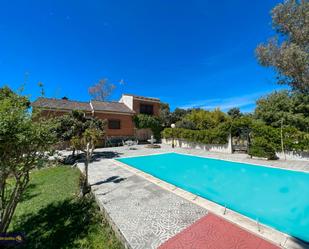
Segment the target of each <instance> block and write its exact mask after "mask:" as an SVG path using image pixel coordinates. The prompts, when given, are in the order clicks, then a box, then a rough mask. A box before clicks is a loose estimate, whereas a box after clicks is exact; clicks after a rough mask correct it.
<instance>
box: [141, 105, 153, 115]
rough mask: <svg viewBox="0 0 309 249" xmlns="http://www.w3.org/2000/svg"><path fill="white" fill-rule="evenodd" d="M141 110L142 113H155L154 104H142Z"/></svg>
mask: <svg viewBox="0 0 309 249" xmlns="http://www.w3.org/2000/svg"><path fill="white" fill-rule="evenodd" d="M139 112H140V113H141V114H147V115H153V105H147V104H141V105H140V109H139Z"/></svg>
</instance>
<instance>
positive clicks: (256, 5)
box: [0, 0, 280, 111]
mask: <svg viewBox="0 0 309 249" xmlns="http://www.w3.org/2000/svg"><path fill="white" fill-rule="evenodd" d="M279 2H280V1H275V0H268V1H260V0H252V1H245V0H233V1H230V0H222V1H210V0H192V1H184V0H147V1H145V0H141V1H140V0H138V1H137V0H130V1H127V0H123V1H122V0H120V1H118V0H113V1H112V0H110V1H105V0H90V1H80V0H74V1H70V0H66V1H60V0H54V1H47V0H44V1H41V0H37V1H34V0H28V1H14V0H2V1H1V9H0V37H1V39H0V86H3V85H9V86H10V87H12V88H14V89H17V88H18V87H19V86H21V85H22V84H23V83H24V82H26V84H25V93H26V94H30V95H31V99H32V100H33V99H35V98H36V97H37V96H38V95H39V94H40V90H39V88H38V87H37V83H38V82H43V83H44V86H45V92H46V96H47V97H58V98H60V97H63V96H67V97H68V98H70V99H76V100H89V99H90V97H89V95H88V92H87V89H88V87H89V86H91V85H92V84H94V83H95V82H97V81H98V80H99V79H102V78H108V79H109V80H110V81H111V82H113V83H115V84H116V85H117V89H116V90H115V92H114V93H113V95H112V96H111V99H112V100H118V98H119V97H120V95H121V94H122V93H133V94H137V95H143V96H152V97H159V98H161V99H162V101H165V102H168V103H169V104H170V106H171V107H172V108H175V107H177V106H178V107H186V108H188V107H203V108H210V109H211V108H215V107H221V109H222V110H227V109H229V108H231V107H233V106H239V107H240V108H241V109H242V110H243V111H250V110H252V108H253V107H254V103H255V100H256V99H257V98H258V97H259V96H261V95H264V94H266V93H268V92H270V91H273V90H274V89H279V88H280V86H278V85H276V83H275V77H274V73H273V72H272V71H271V70H270V69H267V68H263V67H261V66H259V65H258V63H257V61H256V58H255V56H254V49H255V47H256V46H257V44H258V43H260V42H264V41H266V40H267V39H268V38H269V37H270V36H271V35H273V31H272V28H271V17H270V10H271V9H272V8H273V7H274V6H275V5H276V4H277V3H279ZM122 81H123V82H125V83H124V84H120V82H122Z"/></svg>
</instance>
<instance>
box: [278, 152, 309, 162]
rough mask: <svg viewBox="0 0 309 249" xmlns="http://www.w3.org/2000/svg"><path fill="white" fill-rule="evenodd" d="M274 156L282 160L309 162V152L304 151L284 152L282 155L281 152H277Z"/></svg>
mask: <svg viewBox="0 0 309 249" xmlns="http://www.w3.org/2000/svg"><path fill="white" fill-rule="evenodd" d="M276 155H277V157H279V158H280V159H282V160H285V159H286V160H300V161H309V152H305V151H300V152H298V151H286V152H285V153H284V154H283V153H282V152H277V153H276Z"/></svg>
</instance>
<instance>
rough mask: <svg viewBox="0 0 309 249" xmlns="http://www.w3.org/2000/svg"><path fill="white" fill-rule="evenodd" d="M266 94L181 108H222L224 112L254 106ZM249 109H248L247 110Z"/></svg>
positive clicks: (209, 101) (194, 104)
mask: <svg viewBox="0 0 309 249" xmlns="http://www.w3.org/2000/svg"><path fill="white" fill-rule="evenodd" d="M265 94H266V93H265V92H258V93H254V94H247V95H243V96H235V97H229V98H216V99H207V100H199V101H194V102H190V103H188V104H185V105H183V106H182V107H181V108H184V109H190V108H202V109H215V108H220V109H221V110H222V111H227V110H229V109H231V108H233V107H239V108H245V109H248V107H250V106H253V105H254V104H255V102H256V100H257V99H258V98H259V97H261V96H262V95H265ZM246 107H247V108H246Z"/></svg>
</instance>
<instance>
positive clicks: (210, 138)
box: [162, 125, 229, 144]
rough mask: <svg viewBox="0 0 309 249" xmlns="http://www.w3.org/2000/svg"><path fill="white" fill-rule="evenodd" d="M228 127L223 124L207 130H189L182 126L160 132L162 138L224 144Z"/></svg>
mask: <svg viewBox="0 0 309 249" xmlns="http://www.w3.org/2000/svg"><path fill="white" fill-rule="evenodd" d="M228 134H229V129H227V127H225V126H224V125H220V126H218V127H217V128H213V129H208V130H189V129H183V128H174V129H172V128H166V129H164V130H163V132H162V136H163V137H164V138H167V139H168V138H172V137H174V138H179V139H184V140H187V141H190V142H198V143H204V144H226V143H227V142H228V141H227V137H228Z"/></svg>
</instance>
